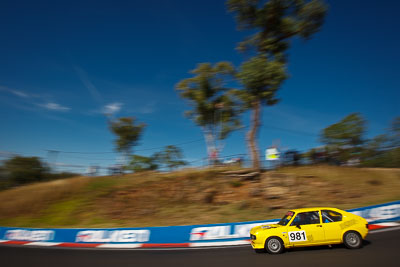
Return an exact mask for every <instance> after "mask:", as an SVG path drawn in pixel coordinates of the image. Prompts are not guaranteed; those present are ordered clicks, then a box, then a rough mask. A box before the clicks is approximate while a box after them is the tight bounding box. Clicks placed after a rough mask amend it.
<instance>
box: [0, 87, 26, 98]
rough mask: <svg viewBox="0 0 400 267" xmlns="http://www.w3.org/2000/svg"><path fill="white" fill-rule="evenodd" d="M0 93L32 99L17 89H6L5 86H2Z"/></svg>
mask: <svg viewBox="0 0 400 267" xmlns="http://www.w3.org/2000/svg"><path fill="white" fill-rule="evenodd" d="M0 91H3V92H7V93H10V94H13V95H15V96H18V97H22V98H29V97H31V96H30V95H29V94H27V93H25V92H22V91H19V90H15V89H11V88H8V87H5V86H0Z"/></svg>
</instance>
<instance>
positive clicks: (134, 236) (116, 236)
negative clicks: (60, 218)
mask: <svg viewBox="0 0 400 267" xmlns="http://www.w3.org/2000/svg"><path fill="white" fill-rule="evenodd" d="M149 239H150V231H149V230H111V231H110V230H85V231H80V232H78V234H77V235H76V242H96V243H97V242H99V243H108V242H130V243H131V242H147V241H149Z"/></svg>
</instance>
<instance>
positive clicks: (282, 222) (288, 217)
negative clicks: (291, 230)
mask: <svg viewBox="0 0 400 267" xmlns="http://www.w3.org/2000/svg"><path fill="white" fill-rule="evenodd" d="M293 216H294V212H293V211H288V212H287V213H286V214H285V216H283V218H282V219H281V220H280V221H279V222H278V224H279V225H282V226H285V225H287V224H288V223H289V221H290V220H291V219H292V218H293Z"/></svg>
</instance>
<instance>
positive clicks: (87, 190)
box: [0, 166, 400, 227]
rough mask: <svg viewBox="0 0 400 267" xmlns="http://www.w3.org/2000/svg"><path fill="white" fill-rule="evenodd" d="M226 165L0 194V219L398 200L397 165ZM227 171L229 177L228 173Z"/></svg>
mask: <svg viewBox="0 0 400 267" xmlns="http://www.w3.org/2000/svg"><path fill="white" fill-rule="evenodd" d="M226 171H227V170H226V169H206V170H184V171H178V172H172V173H156V172H148V173H137V174H127V175H122V176H110V177H76V178H70V179H64V180H56V181H52V182H46V183H37V184H31V185H27V186H21V187H18V188H14V189H10V190H6V191H2V192H0V225H1V226H18V227H142V226H165V225H186V224H206V223H222V222H234V221H252V220H263V219H271V218H278V217H281V215H282V214H283V212H284V211H286V210H287V209H290V208H298V207H305V206H334V207H338V208H343V209H347V208H355V207H359V206H363V205H370V204H377V203H382V202H387V201H392V200H398V199H400V169H360V168H348V167H332V166H304V167H287V168H283V169H280V170H278V171H274V172H266V173H263V174H262V175H261V177H260V178H259V179H257V180H246V179H245V178H242V177H240V176H235V175H231V174H230V173H229V172H228V173H227V172H226ZM232 176H233V177H232Z"/></svg>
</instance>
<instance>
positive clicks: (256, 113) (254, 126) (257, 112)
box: [246, 100, 261, 170]
mask: <svg viewBox="0 0 400 267" xmlns="http://www.w3.org/2000/svg"><path fill="white" fill-rule="evenodd" d="M260 121H261V103H260V101H259V100H256V101H254V102H253V109H252V111H251V127H250V130H249V131H248V132H247V137H246V138H247V144H248V146H249V150H250V157H251V161H252V162H253V168H254V169H256V170H260V158H259V152H258V145H257V136H258V130H259V128H260V124H261V123H260Z"/></svg>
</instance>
